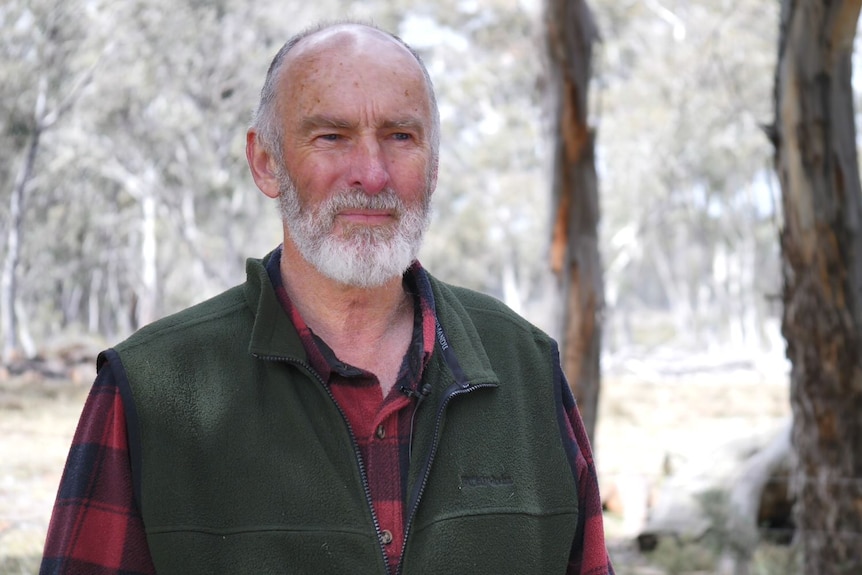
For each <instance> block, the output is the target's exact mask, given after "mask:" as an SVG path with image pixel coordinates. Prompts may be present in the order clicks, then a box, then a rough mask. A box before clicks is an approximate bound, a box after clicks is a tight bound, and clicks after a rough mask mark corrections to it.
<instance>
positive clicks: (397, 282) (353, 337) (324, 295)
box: [281, 241, 413, 395]
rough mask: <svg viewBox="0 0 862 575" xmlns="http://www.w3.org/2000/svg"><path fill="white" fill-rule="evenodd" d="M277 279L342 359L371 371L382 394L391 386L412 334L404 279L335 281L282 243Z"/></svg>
mask: <svg viewBox="0 0 862 575" xmlns="http://www.w3.org/2000/svg"><path fill="white" fill-rule="evenodd" d="M281 277H282V281H283V282H284V286H285V289H286V290H287V294H288V296H289V297H290V301H291V303H292V304H293V305H294V306H296V308H297V310H298V311H299V313H300V315H302V318H303V320H304V321H305V323H306V324H307V325H308V326H309V327H310V328H311V329H312V330H313V331H314V333H315V334H317V335H318V336H319V337H320V338H321V339H323V340H324V341H325V342H326V343H327V345H329V347H330V348H332V350H333V351H334V352H335V355H336V356H337V357H338V358H339V359H340V360H341V361H344V362H347V363H349V364H350V365H353V366H355V367H359V368H362V369H365V370H368V371H370V372H372V373H374V374H375V375H376V376H377V377H378V379H379V380H380V383H381V385H382V387H383V393H384V395H385V394H386V393H387V392H388V390H389V389H390V388H391V387H392V385H394V383H395V378H396V377H397V375H398V369H399V368H400V366H401V361H402V359H403V357H404V354H405V353H406V351H407V348H408V346H409V344H410V339H411V337H412V333H413V305H412V299H411V296H410V295H409V294H407V293H405V291H404V288H403V284H402V278H401V277H400V276H399V277H394V278H392V279H391V280H390V281H388V282H386V283H384V284H383V285H380V286H376V287H372V288H360V287H355V286H349V285H344V284H341V283H338V282H336V281H334V280H332V279H330V278H328V277H326V276H324V275H323V274H321V273H320V272H319V271H318V270H317V269H316V268H315V267H314V266H312V265H311V264H309V263H308V262H307V261H306V260H305V258H303V257H302V255H301V254H300V253H299V252H298V250H297V249H296V248H295V246H294V245H293V244H292V243H291V242H289V241H285V243H284V248H283V252H282V259H281Z"/></svg>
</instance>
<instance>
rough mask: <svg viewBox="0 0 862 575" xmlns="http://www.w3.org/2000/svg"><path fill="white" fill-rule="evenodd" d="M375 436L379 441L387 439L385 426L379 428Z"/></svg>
mask: <svg viewBox="0 0 862 575" xmlns="http://www.w3.org/2000/svg"><path fill="white" fill-rule="evenodd" d="M374 435H376V436H377V439H383V438H384V437H386V428H385V427H383V424H382V423H381V424H380V425H378V426H377V431H375V432H374Z"/></svg>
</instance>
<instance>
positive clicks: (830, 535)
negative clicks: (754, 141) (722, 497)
mask: <svg viewBox="0 0 862 575" xmlns="http://www.w3.org/2000/svg"><path fill="white" fill-rule="evenodd" d="M860 9H862V1H860V0H841V1H835V2H830V3H824V2H819V1H815V0H799V1H795V2H793V1H789V0H785V1H783V2H782V3H781V42H780V44H779V60H778V65H777V67H776V75H775V79H776V80H775V125H774V128H773V132H772V135H773V141H774V144H775V167H776V169H777V171H778V175H779V178H780V180H781V190H782V206H783V209H784V227H783V229H782V230H781V251H782V260H783V271H784V291H783V301H784V315H783V323H782V326H783V332H784V336H785V338H786V339H787V356H788V358H789V359H790V360H791V362H792V371H791V394H790V398H791V404H792V407H793V445H794V450H795V454H796V457H795V468H794V470H793V481H792V485H793V486H794V491H795V493H794V494H795V497H796V504H795V509H794V516H795V520H796V525H797V530H796V536H795V541H796V543H797V547H798V550H799V552H800V557H801V572H803V573H818V574H823V575H833V574H849V573H859V572H860V571H862V506H860V505H859V502H860V501H862V444H860V442H859V440H858V438H859V434H860V432H862V417H860V416H862V355H860V350H862V234H860V226H862V184H860V178H859V161H858V156H857V150H856V149H857V134H856V128H855V123H854V118H855V114H854V110H853V89H852V83H851V76H852V59H853V40H854V37H855V35H856V26H857V22H858V20H859V13H860Z"/></svg>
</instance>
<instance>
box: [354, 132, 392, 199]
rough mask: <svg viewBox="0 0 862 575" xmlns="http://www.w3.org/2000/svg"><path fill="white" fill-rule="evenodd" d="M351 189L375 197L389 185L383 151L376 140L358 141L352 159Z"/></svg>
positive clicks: (365, 139)
mask: <svg viewBox="0 0 862 575" xmlns="http://www.w3.org/2000/svg"><path fill="white" fill-rule="evenodd" d="M351 163H352V166H351V167H352V170H351V177H350V180H351V181H350V184H351V187H353V188H355V189H358V190H362V191H363V192H365V193H366V194H370V195H376V194H379V193H380V192H382V191H383V190H385V189H386V186H387V185H388V184H389V170H388V168H387V166H386V157H385V155H384V150H383V148H382V147H381V145H380V142H379V141H378V140H377V138H370V137H369V138H364V139H362V140H360V142H359V143H358V145H357V146H356V148H355V149H354V154H353V158H352V162H351Z"/></svg>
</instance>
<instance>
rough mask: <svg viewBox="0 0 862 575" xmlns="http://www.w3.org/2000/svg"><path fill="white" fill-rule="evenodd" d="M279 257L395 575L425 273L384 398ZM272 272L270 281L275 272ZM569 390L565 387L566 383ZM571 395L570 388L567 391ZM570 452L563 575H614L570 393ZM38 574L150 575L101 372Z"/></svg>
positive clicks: (123, 436)
mask: <svg viewBox="0 0 862 575" xmlns="http://www.w3.org/2000/svg"><path fill="white" fill-rule="evenodd" d="M279 255H280V253H276V254H273V257H272V258H271V259H270V266H271V267H270V269H269V271H270V277H271V279H272V280H273V285H274V287H275V289H276V292H277V293H278V295H279V299H280V301H281V303H282V305H283V306H284V307H285V311H287V313H288V314H289V316H290V318H291V320H292V321H293V322H294V324H295V325H296V327H297V330H298V331H299V334H300V337H301V339H302V342H303V345H304V346H305V348H306V352H307V354H308V357H309V362H310V363H311V365H312V367H313V368H314V369H315V370H317V371H318V372H319V373H320V375H321V376H322V377H323V380H324V381H326V382H328V385H329V386H330V390H331V391H332V395H333V397H334V398H335V400H336V403H337V404H338V406H339V407H340V408H341V410H342V411H343V412H344V415H345V417H346V418H347V421H348V423H349V425H350V427H351V429H352V432H353V435H354V437H355V439H356V442H357V445H358V448H359V452H360V454H361V457H362V463H363V466H364V469H365V472H366V476H367V480H368V485H369V488H370V491H371V497H372V505H373V507H374V512H375V514H376V516H377V519H378V522H379V524H380V528H381V530H382V532H383V535H384V537H383V542H384V548H385V550H386V553H387V560H388V562H389V565H390V570H392V571H394V567H395V565H397V564H398V560H399V558H400V555H401V551H402V545H403V528H404V508H403V507H404V501H405V500H406V494H405V490H406V477H407V463H408V461H409V459H408V455H407V448H408V445H407V443H408V441H409V425H410V416H411V412H412V402H413V401H414V400H413V399H411V398H410V397H408V395H406V394H405V393H403V391H402V387H403V388H404V389H408V390H413V389H415V387H416V384H417V382H419V380H420V379H421V376H422V370H423V369H424V366H425V364H426V363H427V360H428V358H429V357H430V355H431V353H432V352H433V346H434V341H435V338H434V328H435V325H436V323H435V322H436V320H435V316H434V312H433V297H432V296H431V293H430V286H429V285H428V283H427V279H425V277H424V271H423V270H422V268H421V267H420V266H419V265H418V264H416V265H414V266H413V268H411V271H410V272H409V273H408V274H407V275H406V276H405V281H406V286H407V288H408V289H409V290H411V292H412V293H414V294H415V296H416V300H415V301H416V321H415V322H414V332H413V341H412V343H411V345H410V348H409V349H408V352H407V354H406V355H405V358H404V362H403V363H402V366H401V370H400V373H399V376H398V381H397V382H396V384H395V386H393V388H392V391H391V392H390V393H389V395H388V396H387V397H385V398H384V397H383V394H382V392H381V388H380V385H379V382H378V381H377V379H376V377H375V376H374V375H373V374H370V373H368V372H365V371H363V370H359V369H356V368H353V367H351V366H348V365H345V364H343V363H341V362H340V361H338V359H337V358H336V357H335V355H334V354H333V353H332V350H331V349H329V347H328V346H327V345H326V344H325V343H324V342H323V341H322V340H321V339H319V338H317V337H316V336H315V335H314V334H313V333H312V332H311V330H310V329H309V328H308V327H307V326H306V325H305V322H304V321H303V320H302V318H301V317H300V316H299V314H298V312H297V311H296V309H295V308H294V307H293V306H292V305H291V304H290V301H289V299H288V298H287V294H286V292H285V291H284V289H283V287H282V284H281V276H280V274H279V273H278V261H279V259H280V258H279ZM273 270H274V271H273ZM563 383H565V382H563ZM565 391H566V392H568V387H566V388H565ZM562 405H563V408H564V410H565V412H566V413H565V414H560V415H562V416H563V418H564V419H565V421H566V422H567V429H568V431H569V437H568V438H567V439H568V445H567V447H568V451H569V454H570V459H571V461H572V471H573V473H574V474H575V475H576V480H577V485H578V498H579V507H580V510H581V513H580V520H579V524H578V529H577V533H576V536H575V540H574V541H573V543H572V553H571V557H570V561H569V566H568V569H567V570H566V575H578V574H579V575H602V574H613V568H612V567H611V564H610V560H609V558H608V555H607V551H606V548H605V540H604V527H603V524H602V514H601V500H600V498H599V491H598V482H597V480H596V474H595V467H594V464H593V460H592V454H591V451H590V446H589V442H588V440H587V436H586V432H585V430H584V427H583V422H582V420H581V417H580V414H579V413H578V411H577V407H576V406H575V403H574V399H572V396H571V393H564V398H563V403H562ZM40 573H42V574H60V573H62V574H82V575H83V574H87V575H134V574H146V575H149V574H154V573H155V568H154V566H153V563H152V560H151V558H150V554H149V548H148V546H147V541H146V533H145V530H144V524H143V520H142V518H141V514H140V511H139V509H138V508H137V504H136V502H135V497H134V488H133V485H132V474H131V467H130V461H129V452H128V436H127V431H126V420H125V412H124V408H123V402H122V399H121V397H120V392H119V388H118V386H117V385H116V382H114V380H113V378H112V376H111V370H109V369H103V370H101V371H100V372H99V374H98V375H97V377H96V381H95V383H94V385H93V388H92V390H91V392H90V395H89V397H88V398H87V402H86V404H85V405H84V410H83V413H82V414H81V419H80V421H79V424H78V429H77V431H76V432H75V437H74V439H73V440H72V447H71V449H70V451H69V457H68V459H67V461H66V468H65V470H64V472H63V478H62V480H61V482H60V488H59V491H58V494H57V500H56V502H55V504H54V511H53V514H52V517H51V523H50V526H49V528H48V537H47V540H46V542H45V551H44V555H43V559H42V566H41V571H40Z"/></svg>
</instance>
